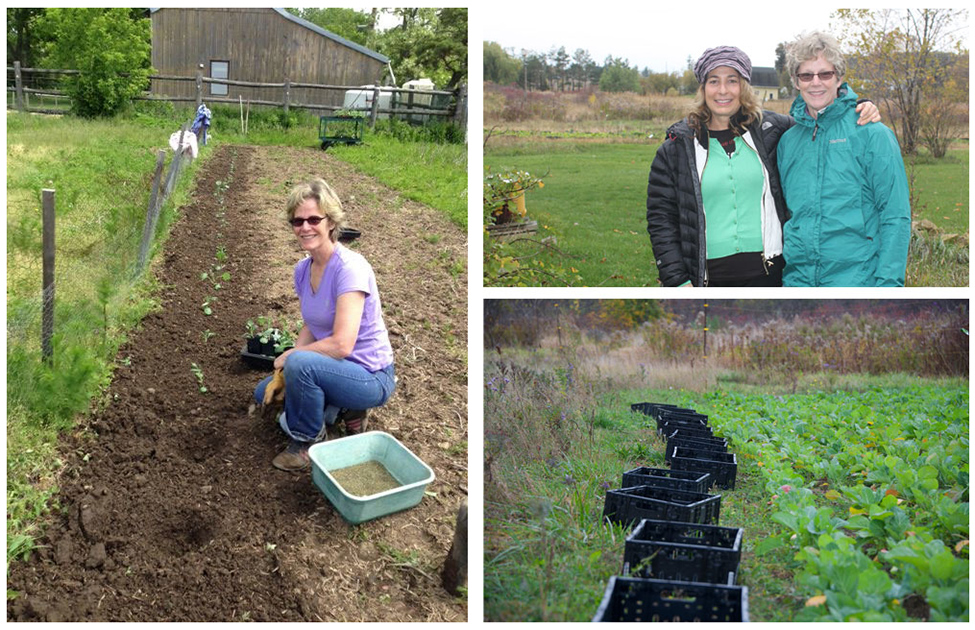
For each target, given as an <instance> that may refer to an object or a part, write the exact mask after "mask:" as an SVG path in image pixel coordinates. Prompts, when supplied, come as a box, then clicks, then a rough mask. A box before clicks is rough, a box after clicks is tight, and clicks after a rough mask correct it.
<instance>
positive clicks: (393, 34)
mask: <svg viewBox="0 0 975 630" xmlns="http://www.w3.org/2000/svg"><path fill="white" fill-rule="evenodd" d="M288 11H289V12H291V13H293V14H294V15H297V16H298V17H301V18H304V19H306V20H308V21H309V22H312V23H313V24H317V25H318V26H321V27H322V28H324V29H325V30H327V31H331V32H333V33H335V34H336V35H339V36H341V37H344V38H345V39H348V40H349V41H352V42H355V43H357V44H361V45H363V46H365V47H367V48H370V49H372V50H375V51H376V52H379V53H382V54H384V55H386V56H387V57H389V58H390V63H391V65H392V66H393V74H394V75H395V77H396V82H397V83H398V84H400V85H402V84H403V83H405V82H407V81H410V80H413V79H420V78H428V79H430V80H432V81H433V82H434V84H435V85H436V86H437V88H438V89H443V90H452V89H454V88H455V87H457V86H458V85H460V84H461V83H464V82H466V81H467V9H463V8H460V9H455V8H447V9H433V8H398V9H372V10H371V11H369V12H366V11H357V10H355V9H338V8H329V9H288ZM380 12H384V13H388V14H391V15H394V16H395V17H396V18H397V21H398V24H397V25H396V26H394V27H393V28H390V29H386V30H383V31H378V30H376V24H377V22H378V19H379V14H380Z"/></svg>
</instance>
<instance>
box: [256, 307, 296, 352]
mask: <svg viewBox="0 0 975 630" xmlns="http://www.w3.org/2000/svg"><path fill="white" fill-rule="evenodd" d="M245 327H246V330H247V332H246V333H244V338H245V339H254V338H257V339H258V340H259V341H260V342H261V343H262V344H266V343H273V344H274V351H275V352H277V353H281V352H284V351H285V350H287V349H288V348H293V347H294V346H295V335H296V334H297V330H298V328H300V326H298V325H297V324H296V323H294V322H289V321H287V320H282V321H276V320H275V319H274V318H272V317H269V316H267V315H261V316H260V317H258V318H257V322H256V323H255V322H254V320H251V319H249V320H247V323H246V324H245Z"/></svg>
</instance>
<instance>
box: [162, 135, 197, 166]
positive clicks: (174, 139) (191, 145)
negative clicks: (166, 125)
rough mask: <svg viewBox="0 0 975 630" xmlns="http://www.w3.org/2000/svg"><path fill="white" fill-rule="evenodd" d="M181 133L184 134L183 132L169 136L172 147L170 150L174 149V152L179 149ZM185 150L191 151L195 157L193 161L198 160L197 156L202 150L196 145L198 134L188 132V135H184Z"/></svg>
mask: <svg viewBox="0 0 975 630" xmlns="http://www.w3.org/2000/svg"><path fill="white" fill-rule="evenodd" d="M181 133H183V132H182V131H177V132H176V133H174V134H173V135H171V136H169V146H170V148H172V150H173V151H175V150H176V149H177V147H178V146H179V134H181ZM183 148H184V149H189V150H190V154H191V155H192V156H193V159H194V160H195V159H196V156H197V154H198V153H199V152H200V149H199V147H197V145H196V134H195V133H193V132H191V131H187V132H186V133H183Z"/></svg>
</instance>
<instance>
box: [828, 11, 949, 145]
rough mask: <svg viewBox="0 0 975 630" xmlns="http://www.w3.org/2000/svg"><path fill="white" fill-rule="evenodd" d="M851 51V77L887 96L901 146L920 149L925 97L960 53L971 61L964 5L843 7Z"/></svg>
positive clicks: (874, 94)
mask: <svg viewBox="0 0 975 630" xmlns="http://www.w3.org/2000/svg"><path fill="white" fill-rule="evenodd" d="M832 17H833V18H834V19H837V20H838V21H839V23H840V24H839V32H838V33H837V34H838V35H839V36H840V37H841V41H843V42H844V43H845V44H846V46H847V47H848V48H849V49H850V50H851V51H852V52H851V54H850V56H849V58H850V64H849V66H850V67H849V72H848V74H849V77H850V79H851V80H853V81H856V82H857V83H859V85H860V87H861V89H862V91H864V92H866V93H867V94H869V95H870V96H871V98H875V99H878V100H881V99H883V100H884V103H885V106H886V109H887V113H888V115H889V117H890V118H889V119H890V120H891V121H896V126H897V131H898V136H899V139H900V143H901V150H902V151H903V152H904V153H906V154H914V153H916V152H917V149H918V144H919V140H920V135H921V127H922V119H923V118H924V113H925V102H924V101H925V95H926V94H930V93H932V91H933V90H937V89H940V88H941V87H942V86H943V84H944V82H945V80H946V78H947V76H948V72H949V68H950V66H951V65H952V64H953V63H955V61H956V60H957V58H958V56H961V55H964V57H965V58H966V59H967V56H968V51H967V49H964V48H963V45H962V41H963V40H962V38H963V32H964V31H966V30H967V28H968V12H967V11H965V10H963V9H882V10H877V11H872V10H868V9H839V10H837V11H836V12H834V13H833V16H832Z"/></svg>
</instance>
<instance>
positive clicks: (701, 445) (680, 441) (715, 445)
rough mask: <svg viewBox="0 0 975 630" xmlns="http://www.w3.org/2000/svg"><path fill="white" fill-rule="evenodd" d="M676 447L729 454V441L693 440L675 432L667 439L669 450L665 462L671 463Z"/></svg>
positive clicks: (723, 439)
mask: <svg viewBox="0 0 975 630" xmlns="http://www.w3.org/2000/svg"><path fill="white" fill-rule="evenodd" d="M675 446H686V447H687V448H693V449H696V450H701V451H716V452H718V453H727V452H728V440H726V439H725V438H692V437H684V436H683V435H681V434H680V431H675V432H674V435H672V436H670V437H669V438H667V450H666V451H665V452H664V460H665V461H667V462H669V461H670V456H671V454H673V452H674V447H675Z"/></svg>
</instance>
